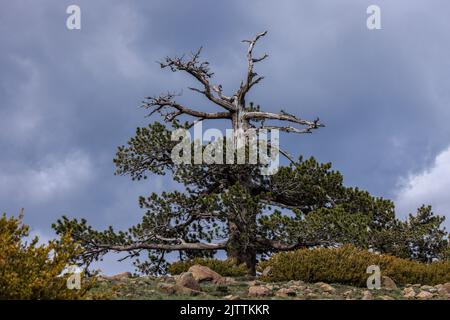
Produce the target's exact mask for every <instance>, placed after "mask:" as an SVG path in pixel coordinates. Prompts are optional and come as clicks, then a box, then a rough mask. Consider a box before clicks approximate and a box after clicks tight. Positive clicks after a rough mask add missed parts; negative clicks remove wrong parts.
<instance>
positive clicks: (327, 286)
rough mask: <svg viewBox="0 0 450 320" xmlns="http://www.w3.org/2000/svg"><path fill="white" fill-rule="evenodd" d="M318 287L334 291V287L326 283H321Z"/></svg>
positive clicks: (330, 291) (324, 290) (327, 291)
mask: <svg viewBox="0 0 450 320" xmlns="http://www.w3.org/2000/svg"><path fill="white" fill-rule="evenodd" d="M319 288H320V289H322V291H323V292H326V293H333V292H334V291H336V289H335V288H333V287H332V286H330V285H329V284H328V283H322V284H321V285H320V286H319Z"/></svg>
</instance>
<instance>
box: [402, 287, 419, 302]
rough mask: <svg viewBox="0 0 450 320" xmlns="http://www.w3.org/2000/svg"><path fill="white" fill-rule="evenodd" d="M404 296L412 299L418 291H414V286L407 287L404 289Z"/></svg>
mask: <svg viewBox="0 0 450 320" xmlns="http://www.w3.org/2000/svg"><path fill="white" fill-rule="evenodd" d="M402 294H403V297H404V298H407V299H412V298H414V297H415V296H416V292H415V291H414V288H412V287H406V288H405V289H403V291H402Z"/></svg>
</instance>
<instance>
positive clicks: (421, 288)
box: [420, 285, 435, 291]
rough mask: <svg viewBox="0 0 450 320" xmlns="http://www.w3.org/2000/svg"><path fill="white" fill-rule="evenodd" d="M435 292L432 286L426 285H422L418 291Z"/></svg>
mask: <svg viewBox="0 0 450 320" xmlns="http://www.w3.org/2000/svg"><path fill="white" fill-rule="evenodd" d="M433 289H434V290H435V288H434V287H433V286H426V285H424V286H421V287H420V290H424V291H430V290H433Z"/></svg>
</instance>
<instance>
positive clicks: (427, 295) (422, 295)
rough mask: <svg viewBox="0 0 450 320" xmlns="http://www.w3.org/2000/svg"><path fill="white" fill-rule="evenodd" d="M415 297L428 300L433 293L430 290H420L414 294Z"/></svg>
mask: <svg viewBox="0 0 450 320" xmlns="http://www.w3.org/2000/svg"><path fill="white" fill-rule="evenodd" d="M416 298H417V299H420V300H429V299H431V298H433V294H432V293H431V292H428V291H423V290H422V291H420V292H419V293H418V294H417V295H416Z"/></svg>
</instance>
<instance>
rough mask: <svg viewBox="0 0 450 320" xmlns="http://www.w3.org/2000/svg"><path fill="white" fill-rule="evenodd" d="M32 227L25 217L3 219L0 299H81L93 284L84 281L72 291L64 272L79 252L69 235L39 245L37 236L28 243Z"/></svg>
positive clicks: (0, 239) (1, 229) (0, 223)
mask: <svg viewBox="0 0 450 320" xmlns="http://www.w3.org/2000/svg"><path fill="white" fill-rule="evenodd" d="M28 236H29V227H28V226H27V225H24V224H23V223H22V216H21V215H20V216H19V217H18V218H14V217H11V218H7V217H6V215H5V214H3V215H2V216H1V218H0V248H1V250H0V299H80V298H83V297H84V296H85V295H86V293H87V290H88V289H89V288H90V287H91V286H92V285H93V281H94V280H91V281H88V282H87V283H86V282H85V283H84V284H83V285H82V288H81V290H76V289H75V290H69V289H68V288H67V278H68V276H69V274H67V275H62V273H63V271H64V270H65V269H66V267H67V266H68V265H70V264H71V259H72V258H73V257H74V256H75V255H76V254H78V253H79V247H78V246H77V245H76V244H75V243H74V242H73V241H72V239H71V238H70V236H69V235H65V236H63V237H61V239H60V240H52V241H49V242H48V244H46V245H39V244H38V242H39V239H38V237H35V238H33V239H31V240H29V242H27V241H26V237H28Z"/></svg>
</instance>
